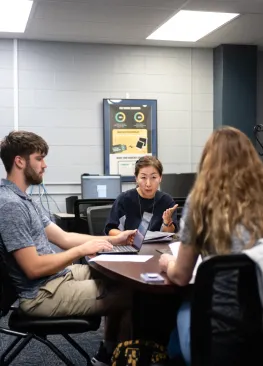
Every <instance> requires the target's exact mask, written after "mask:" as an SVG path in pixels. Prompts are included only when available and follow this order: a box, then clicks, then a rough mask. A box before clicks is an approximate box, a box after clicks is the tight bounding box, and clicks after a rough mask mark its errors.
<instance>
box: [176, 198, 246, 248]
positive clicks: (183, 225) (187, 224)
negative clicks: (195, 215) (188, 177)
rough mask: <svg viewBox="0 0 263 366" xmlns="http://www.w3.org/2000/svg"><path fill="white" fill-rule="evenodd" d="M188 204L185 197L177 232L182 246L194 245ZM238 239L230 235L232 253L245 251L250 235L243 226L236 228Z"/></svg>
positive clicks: (188, 199)
mask: <svg viewBox="0 0 263 366" xmlns="http://www.w3.org/2000/svg"><path fill="white" fill-rule="evenodd" d="M189 204H190V196H188V197H187V199H186V202H185V206H184V208H183V213H182V218H181V220H180V231H179V237H180V241H181V243H182V244H194V241H195V238H193V237H192V236H193V235H192V219H191V216H190V215H191V214H190V209H189ZM237 230H238V232H239V234H240V237H239V236H237V235H232V248H231V252H232V253H240V252H241V251H242V250H243V249H245V246H246V245H248V244H249V242H250V234H249V232H248V231H247V230H246V228H244V226H242V225H239V226H238V228H237ZM213 254H215V253H214V252H213V251H212V248H211V252H210V253H209V255H213Z"/></svg>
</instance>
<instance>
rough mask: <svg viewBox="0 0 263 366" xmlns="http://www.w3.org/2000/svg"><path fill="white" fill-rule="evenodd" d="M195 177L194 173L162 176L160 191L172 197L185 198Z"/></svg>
mask: <svg viewBox="0 0 263 366" xmlns="http://www.w3.org/2000/svg"><path fill="white" fill-rule="evenodd" d="M195 177H196V173H180V174H176V173H173V174H163V176H162V181H161V184H160V189H161V191H163V192H166V193H168V194H170V195H171V196H172V197H187V196H188V194H189V193H190V191H191V189H192V186H193V184H194V181H195Z"/></svg>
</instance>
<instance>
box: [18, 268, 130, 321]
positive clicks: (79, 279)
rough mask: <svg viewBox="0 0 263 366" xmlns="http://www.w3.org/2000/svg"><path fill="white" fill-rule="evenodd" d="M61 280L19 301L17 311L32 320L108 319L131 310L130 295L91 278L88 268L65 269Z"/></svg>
mask: <svg viewBox="0 0 263 366" xmlns="http://www.w3.org/2000/svg"><path fill="white" fill-rule="evenodd" d="M68 268H69V269H70V272H68V273H67V274H66V275H65V276H63V277H59V278H56V279H54V280H51V281H49V282H48V283H46V284H45V286H42V287H40V289H39V291H38V295H37V297H36V298H34V299H20V308H21V309H22V310H23V311H24V312H26V313H28V314H30V315H32V316H44V317H48V316H53V317H59V316H61V317H63V316H69V315H77V316H82V315H84V316H85V315H108V314H109V313H110V314H112V313H114V312H116V313H118V312H119V311H120V310H124V309H129V308H130V307H131V302H132V301H131V294H130V293H129V292H128V293H127V290H125V289H124V288H123V287H122V286H118V285H116V284H115V283H112V282H107V281H104V280H101V279H93V278H91V273H90V268H89V266H88V265H81V264H75V265H73V266H70V267H68Z"/></svg>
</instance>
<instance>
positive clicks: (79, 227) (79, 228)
mask: <svg viewBox="0 0 263 366" xmlns="http://www.w3.org/2000/svg"><path fill="white" fill-rule="evenodd" d="M114 201H115V199H111V198H103V199H78V200H76V201H75V203H74V212H75V225H76V232H78V233H83V234H90V232H89V230H88V225H87V208H88V207H94V206H105V205H112V204H113V202H114Z"/></svg>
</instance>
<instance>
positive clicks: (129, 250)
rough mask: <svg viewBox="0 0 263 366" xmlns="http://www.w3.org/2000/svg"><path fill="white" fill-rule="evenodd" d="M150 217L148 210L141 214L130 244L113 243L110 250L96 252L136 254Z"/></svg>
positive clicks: (139, 248)
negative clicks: (140, 219)
mask: <svg viewBox="0 0 263 366" xmlns="http://www.w3.org/2000/svg"><path fill="white" fill-rule="evenodd" d="M151 219H152V214H151V213H149V212H144V213H143V216H142V221H141V222H140V225H139V227H138V229H137V231H136V234H135V236H134V240H133V244H132V245H114V247H113V249H112V250H109V251H101V252H98V253H97V254H137V253H139V251H140V250H141V247H142V243H143V241H144V238H145V235H146V232H147V230H148V227H149V225H150V222H151Z"/></svg>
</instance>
